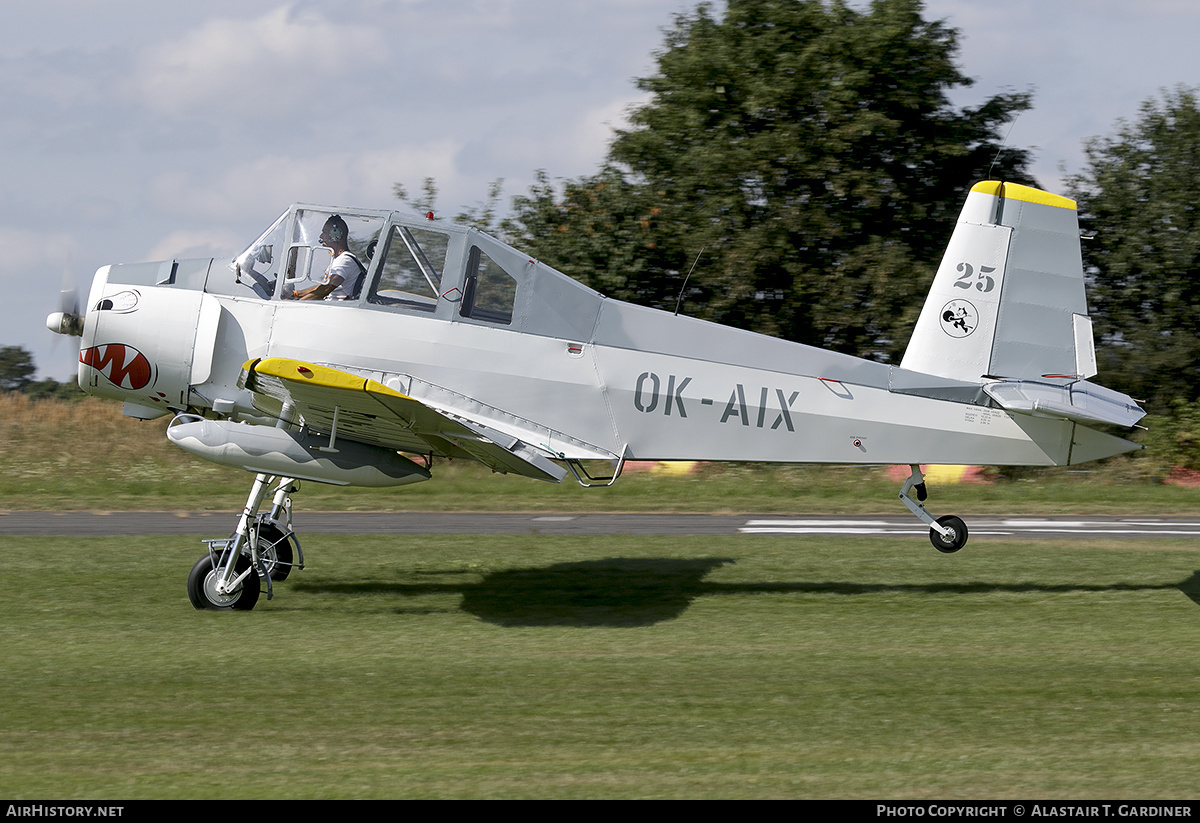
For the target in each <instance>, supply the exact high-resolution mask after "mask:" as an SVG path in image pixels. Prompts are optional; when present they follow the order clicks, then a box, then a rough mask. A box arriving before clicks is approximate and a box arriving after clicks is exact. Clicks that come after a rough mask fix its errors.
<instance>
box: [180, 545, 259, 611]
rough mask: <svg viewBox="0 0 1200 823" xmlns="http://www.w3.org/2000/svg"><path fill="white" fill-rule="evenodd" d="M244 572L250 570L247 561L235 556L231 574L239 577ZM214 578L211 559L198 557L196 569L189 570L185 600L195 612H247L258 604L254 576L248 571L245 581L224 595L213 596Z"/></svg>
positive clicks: (255, 578)
mask: <svg viewBox="0 0 1200 823" xmlns="http://www.w3.org/2000/svg"><path fill="white" fill-rule="evenodd" d="M247 569H250V558H249V557H246V556H245V555H244V554H243V555H238V559H237V563H235V564H234V570H235V571H236V572H237V573H238V574H241V573H242V572H244V571H246V570H247ZM218 574H219V572H218V571H217V570H216V569H214V568H213V561H212V555H209V554H206V555H204V557H201V558H200V559H199V560H197V561H196V565H194V566H192V572H191V574H189V575H188V581H187V590H188V600H191V601H192V605H193V606H195V607H196V608H197V609H214V610H217V611H229V610H231V609H237V610H238V611H249V610H250V609H253V608H254V604H255V603H257V602H258V572H256V571H254V570H253V569H250V574H248V575H246V579H245V580H243V581H242V582H241V585H240V586H239V587H238V588H237V590H236V591H233V592H230V593H228V594H218V593H217V575H218Z"/></svg>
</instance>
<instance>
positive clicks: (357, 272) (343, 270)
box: [292, 214, 367, 300]
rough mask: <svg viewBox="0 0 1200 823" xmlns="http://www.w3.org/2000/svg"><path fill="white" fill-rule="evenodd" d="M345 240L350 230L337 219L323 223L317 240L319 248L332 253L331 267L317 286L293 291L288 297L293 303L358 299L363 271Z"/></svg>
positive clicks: (334, 216)
mask: <svg viewBox="0 0 1200 823" xmlns="http://www.w3.org/2000/svg"><path fill="white" fill-rule="evenodd" d="M349 237H350V229H349V228H348V227H347V226H346V221H345V220H343V219H342V217H341V215H337V214H335V215H333V216H332V217H330V218H329V219H328V220H326V221H325V227H324V228H322V229H321V237H320V240H321V245H322V246H324V247H325V248H327V249H329V250H330V251H331V252H333V263H331V264H330V266H329V270H328V271H326V272H325V276H324V277H323V278H321V282H320V283H318V284H317V285H315V286H312V287H311V288H307V289H297V290H296V291H295V292H294V293H293V295H292V297H294V298H295V299H296V300H353V299H355V298H356V297H357V296H358V290H359V287H360V285H361V283H362V278H363V275H365V274H366V273H367V270H366V268H365V267H364V266H363V264H362V263H360V262H358V258H357V257H355V256H354V254H353V253H352V252H351V251H350V246H349V245H348V240H349Z"/></svg>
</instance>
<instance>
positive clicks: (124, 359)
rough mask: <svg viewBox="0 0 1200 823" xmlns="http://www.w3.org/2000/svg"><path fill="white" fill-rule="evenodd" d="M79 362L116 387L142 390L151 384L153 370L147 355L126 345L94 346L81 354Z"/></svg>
mask: <svg viewBox="0 0 1200 823" xmlns="http://www.w3.org/2000/svg"><path fill="white" fill-rule="evenodd" d="M79 362H80V363H83V364H84V365H85V366H91V367H92V368H93V369H95V370H96V371H98V372H100V373H101V374H102V375H104V376H105V378H107V379H108V380H109V381H110V382H111V383H112V384H113V385H114V386H119V387H121V388H122V389H142V388H145V387H146V386H147V385H149V383H150V379H151V377H153V369H152V368H151V366H150V361H149V360H147V359H146V355H144V354H142V353H141V352H140V351H138V350H137V349H135V348H134V347H133V346H126V345H125V344H124V343H109V344H108V345H105V346H92V347H91V348H90V349H84V350H83V351H81V352H79Z"/></svg>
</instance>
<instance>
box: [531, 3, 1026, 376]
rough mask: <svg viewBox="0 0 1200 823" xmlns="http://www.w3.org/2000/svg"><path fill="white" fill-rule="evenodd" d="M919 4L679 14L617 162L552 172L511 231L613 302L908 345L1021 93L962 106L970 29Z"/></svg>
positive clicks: (791, 334)
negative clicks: (958, 61)
mask: <svg viewBox="0 0 1200 823" xmlns="http://www.w3.org/2000/svg"><path fill="white" fill-rule="evenodd" d="M921 12H922V3H921V2H920V0H875V1H874V2H873V3H871V5H870V7H869V9H867V10H866V11H857V10H855V9H852V8H850V7H849V5H848V4H847V3H846V2H844V0H729V2H728V3H727V11H726V13H725V15H724V17H723V18H722V19H719V20H718V19H716V18H715V17H714V16H713V13H712V9H711V7H710V6H709V5H708V4H702V5H700V6H699V7H698V8H697V9H696V10H695V12H694V13H692V14H690V15H689V14H681V15H679V16H678V17H677V18H676V20H675V26H674V28H673V29H672V30H671V31H669V32H668V33H667V35H666V42H665V44H664V46H663V48H662V49H661V50H660V51H659V52H658V54H657V72H656V73H655V74H654V75H652V76H650V77H648V78H644V79H642V80H641V81H639V84H638V85H639V87H640V88H641V89H642V90H644V91H646V92H649V93H650V99H649V101H648V102H647V103H646V104H645V105H643V106H641V107H640V108H638V109H637V110H635V111H634V112H633V113H632V117H631V126H630V128H628V129H627V130H624V131H621V132H619V133H618V135H617V137H616V139H615V140H614V142H613V144H612V145H611V147H610V151H609V158H608V164H607V165H606V166H605V167H604V168H603V169H602V170H601V171H600V172H599V173H597V174H596V175H594V176H591V177H586V178H581V179H579V180H576V181H571V182H567V183H566V184H565V186H564V190H563V194H562V196H561V197H558V196H556V195H555V193H554V191H553V188H552V187H550V186H549V183H548V181H547V180H546V179H545V178H544V177H543V178H542V180H540V181H539V184H538V185H536V186H535V187H534V189H533V190H532V191H531V193H530V196H529V197H525V198H517V199H516V200H515V201H514V206H515V213H514V216H513V218H512V220H511V221H510V224H509V226H510V234H512V235H513V236H514V238H520V239H521V241H522V242H523V243H525V244H526V245H528V246H529V247H530V250H531V251H533V253H534V254H536V255H537V256H539V257H541V258H542V259H544V260H546V261H547V262H548V263H550V264H551V265H555V266H556V267H558V268H561V269H562V270H563V271H565V272H567V273H568V274H571V275H573V276H575V277H577V278H579V279H581V280H583V281H584V282H586V283H588V284H589V285H591V286H593V287H594V288H597V289H598V290H600V291H603V292H605V293H608V294H611V295H612V296H616V297H624V298H626V299H635V300H638V301H640V302H648V303H650V304H651V305H657V306H659V307H661V308H671V307H672V306H673V304H674V302H675V299H676V296H677V295H678V294H679V293H680V289H681V287H682V286H683V282H684V279H685V277H686V275H687V268H688V266H690V265H691V262H692V261H693V260H694V259H695V258H696V256H697V254H698V253H700V252H701V250H702V249H703V250H704V251H703V254H702V255H701V256H700V259H699V263H698V265H697V267H696V271H695V274H694V275H692V277H691V279H690V280H689V281H688V287H687V291H686V298H687V299H686V303H685V307H686V308H685V311H686V312H687V313H689V314H693V315H699V316H703V317H707V318H710V319H713V320H717V321H720V322H724V323H728V324H731V325H735V326H740V327H743V328H749V329H754V330H756V331H760V332H765V333H769V334H775V335H778V336H781V337H785V338H788V339H791V340H796V341H799V342H804V343H810V344H815V345H823V346H828V347H832V348H835V349H838V350H841V351H847V352H851V353H855V354H861V355H866V356H872V357H876V358H879V359H884V360H886V359H892V358H895V357H897V356H898V355H899V353H900V352H902V351H903V348H904V346H905V345H906V344H907V340H908V337H909V334H910V331H911V327H912V324H913V323H914V322H915V319H916V316H917V313H918V312H919V310H920V306H921V302H922V300H923V298H924V294H925V291H926V289H927V288H928V285H929V283H930V281H931V280H932V277H933V272H934V271H935V269H936V265H937V263H938V261H939V260H940V258H941V254H942V252H943V250H944V247H945V243H946V241H947V240H948V239H949V235H950V232H951V230H952V228H953V222H954V219H955V217H956V216H957V212H958V209H959V207H960V206H961V203H962V198H963V194H964V192H965V190H966V189H967V188H968V187H969V186H970V185H971V184H973V183H974V182H977V181H978V180H979V179H982V178H983V177H985V176H987V173H988V170H989V167H990V165H991V164H993V162H995V170H994V174H995V175H996V176H998V177H1000V178H1002V179H1006V180H1011V181H1014V182H1023V183H1033V181H1032V179H1031V178H1030V177H1029V174H1028V172H1027V171H1026V169H1027V165H1028V162H1029V157H1028V153H1027V152H1025V151H1022V150H1012V149H1010V150H1006V151H1005V152H1003V153H1002V154H1001V155H1000V156H999V157H997V154H998V150H999V143H1000V140H999V130H1000V128H1001V127H1002V126H1003V124H1004V123H1005V122H1006V121H1008V120H1010V119H1012V118H1013V117H1014V116H1015V115H1016V114H1017V113H1019V112H1021V111H1022V110H1024V109H1026V108H1028V106H1029V102H1030V97H1029V95H1028V94H1023V93H1010V94H1001V95H997V96H995V97H992V98H990V99H988V100H987V101H986V102H984V103H983V104H982V105H980V106H978V107H976V108H967V109H963V110H961V111H960V110H957V109H955V108H954V107H952V106H951V105H950V103H949V99H948V96H947V95H948V93H949V92H950V91H951V90H952V89H955V88H956V87H960V86H967V85H970V84H971V82H972V81H971V80H970V79H969V78H966V77H964V76H963V75H962V74H961V73H960V72H959V71H958V69H957V68H956V67H955V65H954V58H955V55H956V52H957V33H956V32H955V31H954V30H953V29H951V28H948V27H946V26H945V25H944V24H942V23H939V22H928V21H926V20H924V19H923V18H922V16H921Z"/></svg>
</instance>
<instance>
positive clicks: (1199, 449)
mask: <svg viewBox="0 0 1200 823" xmlns="http://www.w3.org/2000/svg"><path fill="white" fill-rule="evenodd" d="M1145 446H1146V450H1147V451H1148V452H1150V453H1151V454H1152V455H1153V459H1154V463H1155V465H1157V466H1161V467H1163V468H1164V469H1165V468H1168V467H1169V468H1174V467H1178V468H1181V469H1187V470H1188V471H1200V404H1197V403H1188V402H1186V401H1184V400H1182V399H1180V398H1176V399H1175V401H1174V402H1173V403H1172V404H1171V412H1170V413H1169V414H1164V415H1157V416H1155V418H1154V425H1153V426H1151V427H1150V430H1149V432H1147V433H1146V437H1145Z"/></svg>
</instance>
